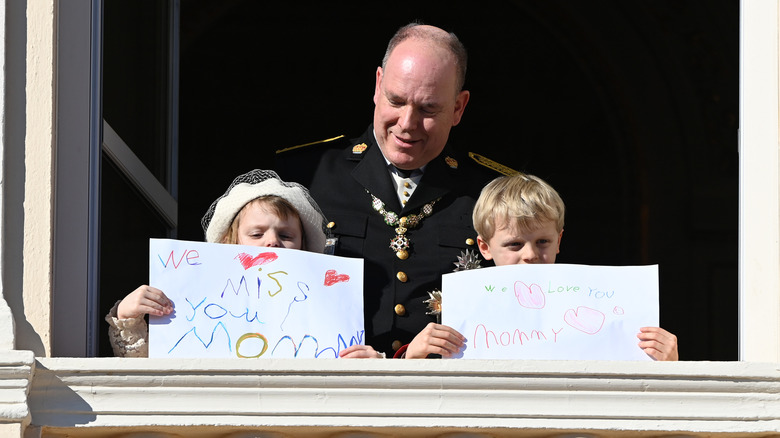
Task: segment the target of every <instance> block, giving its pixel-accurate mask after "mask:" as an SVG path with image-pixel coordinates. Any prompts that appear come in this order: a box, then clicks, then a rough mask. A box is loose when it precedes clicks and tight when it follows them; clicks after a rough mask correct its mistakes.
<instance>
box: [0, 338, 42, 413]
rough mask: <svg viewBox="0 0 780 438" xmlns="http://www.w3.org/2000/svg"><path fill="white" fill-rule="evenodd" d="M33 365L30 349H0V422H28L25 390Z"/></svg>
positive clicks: (27, 387) (26, 389)
mask: <svg viewBox="0 0 780 438" xmlns="http://www.w3.org/2000/svg"><path fill="white" fill-rule="evenodd" d="M34 366H35V357H34V356H33V352H32V351H16V350H0V424H10V423H17V424H20V425H22V426H24V425H27V424H28V423H29V422H30V410H29V409H28V406H27V392H28V390H29V389H30V382H32V376H33V368H34Z"/></svg>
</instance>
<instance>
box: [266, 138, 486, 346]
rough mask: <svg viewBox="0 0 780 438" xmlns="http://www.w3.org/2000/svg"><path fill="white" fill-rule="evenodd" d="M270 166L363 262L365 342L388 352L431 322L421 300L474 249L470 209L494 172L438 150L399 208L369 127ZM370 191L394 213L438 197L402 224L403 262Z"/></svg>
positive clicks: (342, 251) (341, 248)
mask: <svg viewBox="0 0 780 438" xmlns="http://www.w3.org/2000/svg"><path fill="white" fill-rule="evenodd" d="M356 145H361V146H358V147H355V146H356ZM362 145H365V147H363V146H362ZM277 171H278V173H279V175H280V176H281V177H282V179H284V180H286V181H296V182H299V183H301V184H303V185H305V186H306V187H308V188H309V190H310V191H311V194H312V196H313V197H314V199H315V200H316V201H317V203H318V204H319V206H320V208H321V209H322V210H323V212H324V213H325V216H326V217H327V220H328V221H331V222H332V224H331V225H333V227H332V232H333V234H334V235H335V236H336V237H338V243H337V247H336V252H335V254H336V255H339V256H345V257H360V258H363V259H364V263H365V265H364V266H365V268H364V269H365V270H364V290H363V306H364V316H365V327H366V342H365V343H366V344H367V345H371V346H372V347H374V348H375V349H376V350H378V351H385V352H387V353H388V354H389V355H392V353H391V352H394V351H395V350H397V349H398V348H399V347H400V346H401V345H404V344H407V343H409V342H410V341H411V340H412V339H413V338H414V336H416V335H417V334H418V333H419V332H420V331H421V330H422V329H423V328H424V327H425V326H426V325H427V324H428V323H430V322H435V318H434V317H433V316H430V315H427V314H426V312H428V308H427V305H426V304H425V303H423V301H424V300H426V299H427V298H428V291H432V290H434V289H441V275H442V274H445V273H448V272H452V271H453V269H454V268H455V265H454V263H455V262H456V261H457V258H458V256H459V255H461V252H462V251H464V250H466V249H471V250H474V251H476V250H477V246H476V240H477V234H476V232H475V231H474V228H473V226H472V222H471V214H472V210H473V208H474V204H475V202H476V200H477V198H478V196H479V192H480V190H481V189H482V187H484V185H485V184H487V182H489V181H490V180H491V179H492V178H495V177H497V176H499V174H498V173H496V172H495V171H492V170H489V169H486V168H485V167H482V166H480V165H478V164H476V163H475V162H474V161H473V160H472V159H470V158H468V157H466V156H462V155H460V154H457V153H456V152H454V151H452V150H450V149H448V148H445V149H444V151H443V152H442V153H441V154H440V155H439V157H437V158H436V159H434V160H433V161H431V162H430V163H428V165H427V166H426V168H425V172H424V174H423V177H422V179H421V180H420V182H419V184H418V185H417V188H416V189H415V191H414V192H413V193H412V196H411V198H409V201H408V202H407V204H406V206H404V207H403V208H402V207H401V204H400V202H399V201H398V196H397V194H396V191H395V189H394V186H393V181H392V177H391V176H390V174H389V173H388V170H387V164H386V162H385V160H384V157H383V156H382V153H381V151H380V149H379V146H377V144H376V141H375V139H374V135H373V127H371V126H369V128H368V130H367V131H366V132H365V133H364V134H363V136H362V137H360V138H357V139H353V140H346V139H343V138H342V139H339V140H335V141H330V142H327V143H324V144H317V145H313V146H307V147H303V148H299V149H296V150H293V151H289V152H282V153H280V154H278V155H277ZM369 192H370V193H371V194H373V195H374V196H376V197H378V198H379V199H381V200H382V201H383V202H384V203H385V209H386V210H389V211H393V212H396V213H399V216H406V215H409V214H418V213H419V212H420V210H421V209H422V208H423V206H425V205H426V204H428V203H430V202H432V201H435V200H437V201H436V203H435V204H434V205H433V212H432V214H431V215H430V216H428V217H426V218H424V219H423V220H422V221H421V222H420V223H419V224H418V225H417V226H416V227H414V228H408V231H407V232H406V236H407V237H408V238H409V241H410V242H411V246H410V248H409V250H408V253H409V256H408V258H407V259H406V260H401V259H400V258H398V257H397V256H396V253H395V251H393V250H391V248H390V242H391V240H392V239H393V238H394V237H395V236H396V232H395V228H396V226H390V225H388V224H387V223H385V220H384V218H383V216H382V215H381V214H380V213H378V212H377V211H376V210H375V209H374V208H373V207H372V199H371V195H370V194H369ZM483 265H485V263H484V262H483Z"/></svg>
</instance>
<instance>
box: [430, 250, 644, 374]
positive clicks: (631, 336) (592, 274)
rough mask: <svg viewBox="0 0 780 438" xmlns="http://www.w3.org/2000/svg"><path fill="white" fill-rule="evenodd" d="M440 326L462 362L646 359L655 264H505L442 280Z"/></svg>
mask: <svg viewBox="0 0 780 438" xmlns="http://www.w3.org/2000/svg"><path fill="white" fill-rule="evenodd" d="M442 323H443V324H445V325H448V326H450V327H452V328H454V329H456V330H458V331H459V332H460V333H461V334H462V335H463V336H465V337H466V339H467V340H466V347H465V349H464V350H463V352H462V356H461V357H464V358H469V359H575V360H651V359H650V358H649V356H647V355H646V354H645V353H644V351H642V349H640V348H639V347H638V346H637V344H638V343H639V339H638V338H637V336H636V335H637V333H639V328H640V327H646V326H656V327H657V326H658V265H652V266H620V267H617V266H585V265H566V264H546V265H511V266H499V267H491V268H482V269H473V270H469V271H461V272H456V273H452V274H446V275H444V276H442Z"/></svg>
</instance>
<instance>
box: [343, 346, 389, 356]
mask: <svg viewBox="0 0 780 438" xmlns="http://www.w3.org/2000/svg"><path fill="white" fill-rule="evenodd" d="M383 357H384V356H382V355H380V354H379V353H377V351H376V350H374V348H373V347H372V346H370V345H353V346H351V347H349V348H345V349H343V350H341V351H340V352H339V358H341V359H381V358H383Z"/></svg>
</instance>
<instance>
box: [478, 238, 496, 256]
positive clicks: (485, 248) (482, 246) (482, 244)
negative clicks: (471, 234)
mask: <svg viewBox="0 0 780 438" xmlns="http://www.w3.org/2000/svg"><path fill="white" fill-rule="evenodd" d="M477 248H479V252H481V253H482V257H484V258H485V260H493V255H492V254H490V245H488V243H487V242H486V241H485V240H484V239H482V236H477Z"/></svg>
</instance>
